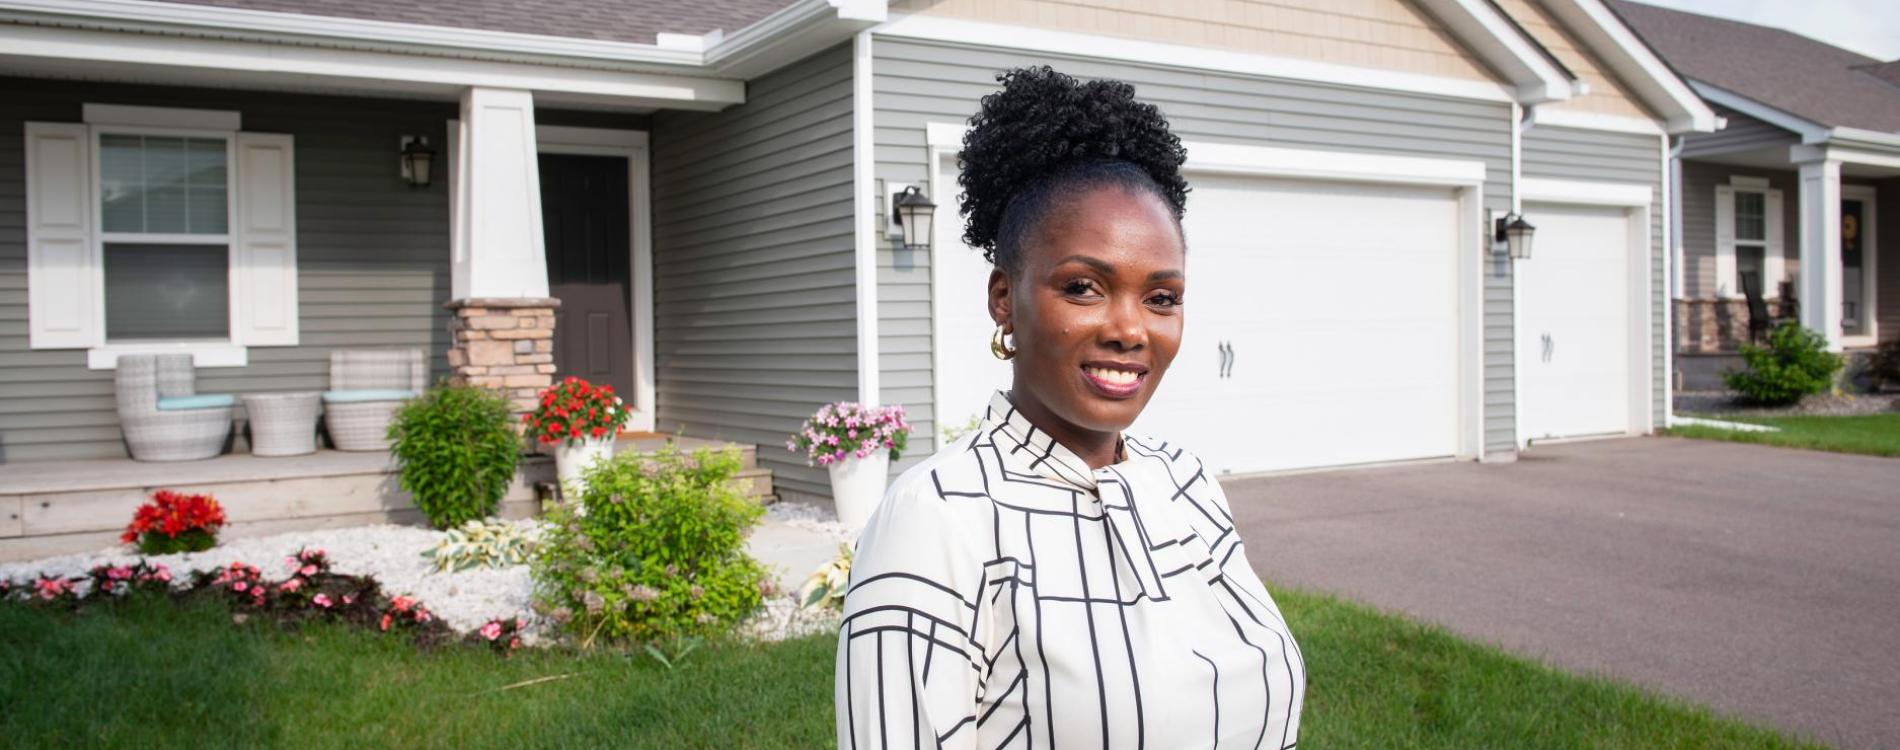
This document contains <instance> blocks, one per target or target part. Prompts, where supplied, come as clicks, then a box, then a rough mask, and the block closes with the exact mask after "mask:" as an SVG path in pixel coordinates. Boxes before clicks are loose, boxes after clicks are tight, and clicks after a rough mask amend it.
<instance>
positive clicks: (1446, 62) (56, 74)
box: [0, 0, 1716, 497]
mask: <svg viewBox="0 0 1900 750" xmlns="http://www.w3.org/2000/svg"><path fill="white" fill-rule="evenodd" d="M1037 63H1048V64H1051V65H1054V66H1056V67H1057V68H1058V69H1061V70H1063V71H1065V72H1069V73H1071V74H1075V75H1078V76H1084V77H1109V76H1112V77H1116V78H1121V79H1125V80H1128V81H1130V82H1132V83H1134V84H1135V85H1136V86H1137V88H1138V91H1139V95H1140V96H1142V97H1143V98H1144V99H1146V100H1148V101H1152V102H1154V103H1156V104H1158V105H1160V107H1161V108H1162V109H1163V110H1164V111H1165V112H1166V114H1167V115H1168V116H1169V117H1170V118H1171V120H1172V122H1173V125H1174V128H1175V130H1176V132H1177V133H1178V134H1179V135H1180V136H1181V137H1182V139H1183V140H1184V142H1185V143H1186V144H1187V146H1188V151H1189V163H1188V165H1187V166H1188V170H1189V172H1190V175H1189V176H1190V180H1191V183H1192V185H1193V192H1192V194H1191V196H1190V200H1189V203H1188V211H1187V219H1186V225H1187V232H1188V237H1189V247H1190V250H1189V264H1190V267H1189V271H1190V278H1191V279H1192V282H1193V284H1194V285H1195V295H1194V298H1195V299H1194V301H1195V305H1194V306H1193V307H1192V308H1190V309H1191V313H1190V320H1191V323H1190V325H1189V333H1188V335H1187V339H1186V340H1185V342H1184V344H1183V347H1184V348H1183V353H1182V355H1181V357H1180V358H1179V359H1178V360H1177V363H1176V365H1175V368H1174V370H1173V371H1172V372H1171V373H1170V375H1169V376H1168V378H1167V383H1166V384H1165V386H1164V387H1163V392H1162V394H1161V396H1160V397H1159V399H1158V402H1157V408H1155V409H1154V410H1151V412H1150V416H1148V417H1144V421H1143V423H1142V424H1139V425H1137V428H1138V429H1142V430H1146V431H1150V432H1153V433H1156V434H1165V435H1167V436H1169V437H1170V438H1172V439H1173V440H1175V441H1177V442H1179V443H1182V444H1186V445H1190V446H1193V447H1194V448H1195V449H1196V450H1197V451H1199V452H1201V453H1202V454H1203V455H1204V456H1206V458H1207V459H1208V461H1209V463H1210V464H1212V465H1213V467H1214V468H1215V469H1216V470H1219V471H1223V472H1256V471H1268V470H1280V469H1294V468H1309V467H1321V466H1338V465H1349V464H1363V463H1373V462H1383V461H1394V460H1407V459H1419V458H1460V459H1471V460H1487V461H1508V460H1511V459H1513V458H1514V457H1515V456H1516V455H1517V453H1518V451H1520V450H1521V449H1523V448H1525V447H1526V445H1528V444H1529V443H1530V441H1532V440H1540V439H1545V438H1557V437H1577V436H1588V435H1606V434H1641V433H1646V432H1650V431H1651V430H1653V429H1655V428H1657V427H1659V426H1661V425H1662V424H1664V422H1665V420H1666V419H1667V416H1668V400H1667V396H1668V389H1667V387H1666V384H1667V383H1668V382H1670V379H1671V378H1670V373H1669V369H1670V367H1671V363H1670V360H1669V358H1668V357H1667V353H1668V351H1669V343H1668V331H1669V330H1670V316H1671V310H1670V309H1669V307H1668V306H1667V304H1666V301H1667V297H1666V289H1667V283H1666V279H1667V267H1666V264H1667V261H1668V256H1667V253H1665V252H1664V247H1665V245H1664V243H1663V239H1662V238H1663V237H1664V236H1665V235H1666V234H1668V233H1669V226H1668V225H1669V221H1670V218H1669V217H1670V216H1671V214H1672V212H1673V207H1672V206H1671V205H1670V204H1669V202H1668V196H1669V195H1670V191H1669V189H1668V179H1669V176H1668V171H1667V170H1666V165H1667V164H1668V153H1667V148H1668V144H1669V142H1670V139H1671V138H1672V137H1673V136H1675V135H1678V134H1685V133H1702V132H1708V131H1710V130H1712V129H1713V128H1714V126H1715V124H1716V115H1715V113H1714V112H1713V111H1711V110H1710V109H1709V108H1708V107H1707V106H1705V105H1704V104H1703V102H1702V101H1701V100H1700V99H1699V98H1698V97H1697V96H1696V95H1695V94H1694V93H1693V92H1692V91H1691V90H1690V89H1689V87H1688V85H1686V84H1685V83H1684V82H1683V81H1682V80H1680V79H1679V78H1678V77H1677V76H1676V75H1675V74H1674V73H1673V72H1671V71H1670V69H1669V68H1668V67H1667V66H1666V65H1664V64H1663V63H1662V61H1661V60H1659V59H1658V58H1657V57H1656V55H1655V54H1654V52H1653V51H1652V50H1651V49H1650V48H1649V47H1647V46H1645V45H1644V44H1642V43H1641V42H1640V41H1639V40H1638V39H1637V37H1636V36H1635V35H1634V34H1633V33H1631V31H1630V30H1629V28H1628V27H1626V26H1625V24H1624V23H1623V21H1622V20H1621V19H1620V18H1619V17H1618V13H1617V12H1616V11H1613V10H1612V9H1611V8H1610V7H1609V6H1606V5H1605V4H1604V3H1603V2H1602V0H1495V1H1493V0H1354V1H1353V2H1346V3H1341V2H1331V1H1330V0H1329V1H1325V2H1322V1H1320V0H1251V1H1249V2H1214V1H1213V0H1206V1H1196V2H1167V3H1163V2H1145V3H1128V2H1110V1H1109V0H1080V1H1070V2H1061V3H1058V2H1049V1H1046V0H1017V1H1012V2H996V1H993V0H895V1H894V2H888V3H887V2H884V1H883V0H829V1H827V0H795V1H794V2H790V3H789V4H788V3H787V2H786V0H733V1H732V2H721V3H691V4H688V3H661V2H655V1H653V0H618V1H617V2H610V3H600V2H583V1H582V0H522V1H521V2H517V3H511V4H495V3H485V4H476V5H451V4H434V3H429V2H424V1H423V0H380V1H379V2H365V1H364V0H301V1H297V0H217V2H212V1H211V0H181V1H175V2H174V1H157V0H87V1H84V2H81V1H79V0H0V90H4V92H5V96H0V351H3V352H4V354H3V355H0V460H4V461H5V462H8V463H20V462H32V461H43V460H49V459H66V458H80V457H114V456H122V455H123V451H122V448H121V446H120V442H119V436H118V432H117V427H116V422H115V416H114V412H113V404H112V397H111V374H112V373H111V369H112V368H113V367H114V363H115V361H116V357H117V356H119V355H121V354H123V353H126V352H139V351H153V350H164V351H188V352H191V353H193V354H194V356H195V357H196V362H197V365H198V367H199V379H200V382H201V384H203V386H204V388H206V389H208V390H219V391H227V392H246V391H264V390H290V389H316V388H321V387H322V386H323V384H324V382H323V379H324V369H323V363H324V361H325V356H326V353H327V352H328V351H329V350H330V349H332V348H336V347H357V346H386V345H402V346H422V347H426V348H427V350H428V351H429V352H430V354H431V356H432V358H433V362H434V368H435V371H436V372H437V373H438V374H441V375H459V376H462V377H468V378H474V379H476V380H477V381H478V382H484V383H488V384H492V385H497V386H502V387H507V388H512V389H515V395H516V396H517V397H520V396H521V395H522V393H523V392H524V391H526V392H530V393H531V392H532V386H533V384H534V383H535V382H536V381H535V378H534V375H535V373H533V368H531V367H526V368H525V369H524V370H521V371H519V374H518V375H515V374H509V373H515V372H517V371H515V370H509V369H505V368H520V367H525V364H524V363H523V362H522V360H520V359H516V358H517V357H518V356H521V355H530V356H531V355H533V354H540V353H543V352H537V351H535V350H534V349H533V347H519V346H495V345H481V346H476V345H473V344H471V343H470V341H468V340H467V339H468V337H466V336H464V335H462V334H461V333H460V332H459V331H460V330H465V329H460V328H458V325H460V324H458V323H457V321H462V320H465V319H466V315H467V313H465V312H459V311H466V310H485V311H500V312H501V313H506V314H526V315H534V314H535V313H536V311H546V310H549V309H555V310H558V314H559V316H560V317H559V320H558V322H557V324H556V329H557V330H556V333H555V339H554V340H555V342H556V343H555V344H554V349H555V351H554V352H553V354H554V355H555V357H554V358H555V360H556V364H558V365H559V366H560V370H561V371H562V372H575V373H580V374H583V375H586V376H588V377H590V378H595V379H599V380H605V381H607V382H614V383H623V384H624V388H622V390H623V391H624V392H625V393H628V394H630V395H631V397H630V400H631V401H632V402H633V404H634V407H635V409H636V410H637V411H638V414H639V416H638V417H637V426H638V427H640V428H643V429H653V430H657V431H660V432H667V433H674V432H681V433H684V434H687V435H693V436H700V437H706V438H716V439H722V440H730V441H735V442H739V443H744V444H751V445H759V446H766V448H764V449H761V450H760V451H759V461H760V463H761V464H762V465H764V466H766V467H767V468H769V469H771V470H772V472H773V482H774V485H775V486H776V487H777V488H778V491H779V493H780V494H781V495H786V496H820V497H822V496H823V495H825V494H827V493H828V488H827V483H826V479H825V475H824V473H823V470H821V469H812V468H809V467H806V466H805V465H804V464H803V462H802V460H801V459H799V458H798V457H797V456H794V455H791V454H789V453H786V452H784V451H782V450H777V449H775V448H774V446H778V445H780V444H781V443H782V442H783V440H784V436H785V435H786V434H788V433H789V432H790V431H791V430H792V429H793V428H794V427H795V426H796V425H797V424H798V422H799V420H800V419H801V418H802V417H804V416H806V415H808V414H809V413H810V412H811V411H812V410H813V408H814V407H815V406H816V405H817V404H819V403H822V402H826V401H832V400H853V399H856V400H863V401H867V402H877V403H885V404H902V405H904V406H906V407H908V410H909V412H910V414H911V416H912V419H913V421H914V422H915V423H916V424H917V426H918V428H919V432H918V434H917V435H916V440H915V449H914V450H913V451H912V453H911V454H910V456H912V457H915V456H920V455H925V454H928V453H929V452H930V451H931V450H932V449H933V448H934V444H935V442H936V437H935V436H936V435H937V432H938V429H939V428H941V427H946V426H952V425H956V424H959V423H961V422H963V421H965V420H967V419H968V418H970V417H971V416H973V415H974V414H975V413H977V411H978V410H979V409H980V408H981V406H980V405H981V403H982V401H981V399H982V397H983V396H984V395H985V394H986V393H987V392H988V391H989V389H990V388H992V387H994V386H996V385H999V384H1000V383H1001V382H1005V381H999V380H998V374H999V371H1000V370H999V368H1000V365H999V364H998V363H997V362H995V361H994V360H992V359H991V358H990V356H989V354H988V351H987V342H988V339H989V334H990V329H991V324H990V322H989V321H988V319H987V317H986V316H985V315H984V313H983V312H982V309H981V305H980V303H979V302H978V300H979V299H980V297H981V293H980V292H979V291H978V288H979V287H980V286H981V285H982V279H983V277H984V275H985V274H986V273H987V269H986V268H984V267H983V266H982V265H981V260H980V258H978V257H977V256H976V255H975V254H974V253H973V252H971V251H969V250H968V249H966V248H963V247H962V246H961V245H960V244H959V242H958V240H957V239H956V238H957V236H958V232H957V231H956V230H955V225H956V224H957V219H956V215H955V208H954V206H955V203H956V200H955V187H954V186H955V169H956V158H955V157H956V152H957V148H958V143H959V140H960V137H961V133H962V129H963V127H964V123H965V121H966V119H967V118H968V117H969V116H970V115H971V114H972V113H973V112H974V111H975V110H976V106H977V100H978V98H979V97H981V96H982V95H983V94H984V93H986V92H988V91H990V90H992V89H993V88H994V86H995V80H994V74H995V73H996V72H997V71H998V70H999V69H1002V68H1006V67H1010V66H1017V65H1028V64H1037ZM411 144H414V147H413V150H415V151H430V152H433V154H434V155H435V157H434V159H433V160H432V162H431V163H430V164H429V166H428V167H427V168H426V170H421V172H420V173H419V174H413V175H407V176H406V174H405V170H412V167H414V166H415V165H413V164H412V163H411V162H409V161H408V160H406V159H405V158H404V156H403V154H404V152H405V150H406V149H411V148H412V147H411ZM416 168H417V169H419V167H416ZM412 171H413V170H412ZM906 186H918V187H920V188H922V189H923V190H924V191H925V192H926V194H927V195H929V196H931V197H932V199H933V200H934V202H935V203H936V204H937V206H938V207H939V208H938V212H939V214H938V216H939V218H938V220H937V221H936V225H937V227H938V231H937V232H936V233H935V234H936V236H935V237H934V238H921V237H919V238H914V239H913V241H912V242H909V243H906V242H904V241H902V240H901V237H902V228H900V227H897V226H895V225H894V224H893V223H892V222H891V221H890V219H889V215H890V211H889V208H888V207H889V204H890V196H892V195H894V194H896V193H897V192H899V191H900V190H901V189H902V188H904V187H906ZM1508 214H1520V215H1521V216H1522V217H1524V218H1525V219H1526V220H1528V221H1529V222H1530V223H1531V224H1534V225H1535V227H1536V230H1535V235H1534V244H1533V247H1534V251H1533V254H1532V255H1531V257H1529V258H1528V259H1514V258H1512V257H1510V255H1509V254H1508V253H1506V252H1505V251H1504V249H1503V248H1504V247H1505V245H1504V244H1502V243H1501V242H1499V241H1498V239H1499V238H1498V236H1497V235H1498V234H1499V232H1498V230H1497V227H1499V226H1501V225H1502V221H1501V220H1502V219H1504V218H1505V217H1506V216H1507V215H1508ZM926 240H928V241H926ZM555 299H558V300H559V303H558V305H557V303H556V302H554V301H553V300H555ZM524 359H525V357H524ZM475 368H504V369H502V370H489V369H479V370H478V369H475ZM484 379H486V380H484ZM909 460H913V459H907V460H906V462H904V463H900V464H899V465H897V466H896V467H894V470H902V469H903V468H904V467H905V466H907V465H908V463H909ZM0 470H3V469H0Z"/></svg>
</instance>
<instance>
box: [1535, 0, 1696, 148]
mask: <svg viewBox="0 0 1900 750" xmlns="http://www.w3.org/2000/svg"><path fill="white" fill-rule="evenodd" d="M1545 7H1546V8H1548V9H1549V10H1550V12H1551V13H1552V14H1553V15H1555V16H1556V17H1557V18H1558V20H1560V21H1562V22H1563V24H1564V26H1565V27H1566V28H1567V29H1568V30H1570V32H1571V33H1573V34H1576V35H1577V37H1578V39H1580V40H1581V41H1582V42H1583V43H1584V44H1586V45H1588V46H1589V48H1590V49H1591V50H1592V51H1593V52H1595V53H1596V54H1597V55H1598V56H1599V57H1600V58H1601V59H1602V60H1603V61H1604V63H1605V64H1606V65H1608V66H1609V68H1610V70H1611V71H1612V72H1614V73H1615V74H1616V76H1617V77H1618V78H1619V79H1620V80H1621V81H1623V83H1625V84H1626V85H1628V86H1629V87H1630V88H1631V89H1632V90H1633V91H1634V93H1635V94H1636V96H1637V97H1638V98H1640V99H1642V101H1643V103H1644V104H1647V105H1649V107H1650V108H1651V109H1652V110H1654V111H1655V112H1656V113H1657V115H1658V119H1659V120H1660V121H1661V122H1662V124H1663V127H1664V129H1665V130H1667V131H1668V132H1669V133H1670V134H1672V135H1674V134H1680V133H1712V132H1715V130H1716V129H1717V128H1718V127H1719V126H1720V123H1719V122H1718V119H1719V118H1717V117H1716V115H1715V110H1712V109H1710V108H1709V105H1708V104H1706V103H1704V102H1703V101H1702V100H1701V99H1700V98H1699V97H1697V96H1696V93H1695V91H1693V90H1691V88H1690V86H1689V84H1688V83H1687V82H1685V81H1684V80H1683V79H1682V78H1681V77H1680V76H1678V75H1676V72H1675V70H1673V69H1671V68H1670V67H1669V64H1668V63H1667V62H1665V61H1664V60H1663V59H1662V58H1661V57H1659V56H1657V55H1656V53H1655V51H1654V50H1651V49H1650V48H1649V45H1648V44H1645V43H1644V42H1643V40H1642V39H1641V38H1640V37H1638V36H1636V33H1635V32H1633V31H1631V30H1630V28H1629V26H1628V25H1626V24H1624V23H1623V20H1622V19H1621V18H1619V17H1617V15H1616V12H1615V11H1613V10H1611V9H1610V8H1609V6H1607V5H1604V4H1603V2H1602V0H1549V2H1547V3H1545Z"/></svg>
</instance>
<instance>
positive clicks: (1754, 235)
mask: <svg viewBox="0 0 1900 750" xmlns="http://www.w3.org/2000/svg"><path fill="white" fill-rule="evenodd" d="M1766 202H1767V196H1766V195H1765V194H1762V193H1751V192H1743V191H1736V193H1735V239H1737V240H1741V241H1751V240H1752V241H1755V242H1760V241H1762V240H1764V239H1767V237H1768V221H1767V208H1766Z"/></svg>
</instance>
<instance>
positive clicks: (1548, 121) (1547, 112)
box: [1535, 107, 1663, 136]
mask: <svg viewBox="0 0 1900 750" xmlns="http://www.w3.org/2000/svg"><path fill="white" fill-rule="evenodd" d="M1535 117H1536V122H1537V124H1538V125H1549V126H1551V127H1558V128H1579V129H1583V130H1603V131H1608V132H1611V133H1636V134H1638V135H1655V136H1660V135H1662V134H1663V129H1662V126H1661V125H1658V124H1656V122H1655V121H1654V120H1649V119H1646V118H1642V117H1629V116H1627V115H1606V114H1599V113H1596V112H1578V111H1576V110H1571V109H1550V108H1548V107H1538V108H1537V109H1536V115H1535Z"/></svg>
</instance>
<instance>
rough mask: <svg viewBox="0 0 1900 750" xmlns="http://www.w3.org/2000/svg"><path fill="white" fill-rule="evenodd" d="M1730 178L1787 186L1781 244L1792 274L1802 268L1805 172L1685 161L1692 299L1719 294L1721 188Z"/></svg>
mask: <svg viewBox="0 0 1900 750" xmlns="http://www.w3.org/2000/svg"><path fill="white" fill-rule="evenodd" d="M1730 177H1761V178H1764V179H1766V180H1768V187H1769V188H1771V189H1774V190H1780V191H1781V248H1782V255H1783V257H1784V258H1785V259H1786V260H1785V261H1784V263H1785V264H1786V265H1784V266H1783V268H1785V269H1787V271H1788V273H1796V272H1798V271H1799V270H1800V268H1799V266H1800V263H1801V241H1800V237H1801V200H1800V184H1801V180H1800V175H1799V174H1797V173H1796V172H1795V171H1794V170H1792V169H1786V170H1782V169H1757V168H1755V167H1738V166H1734V165H1731V164H1713V163H1710V162H1704V161H1693V160H1689V159H1684V160H1683V161H1682V190H1681V193H1680V194H1681V195H1682V265H1683V267H1682V269H1681V270H1680V271H1679V272H1680V273H1681V274H1682V281H1683V286H1682V293H1683V296H1684V297H1685V298H1687V299H1714V298H1715V296H1716V294H1717V292H1718V290H1719V287H1718V284H1717V280H1716V278H1715V188H1716V186H1718V185H1727V184H1728V181H1729V178H1730Z"/></svg>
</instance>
